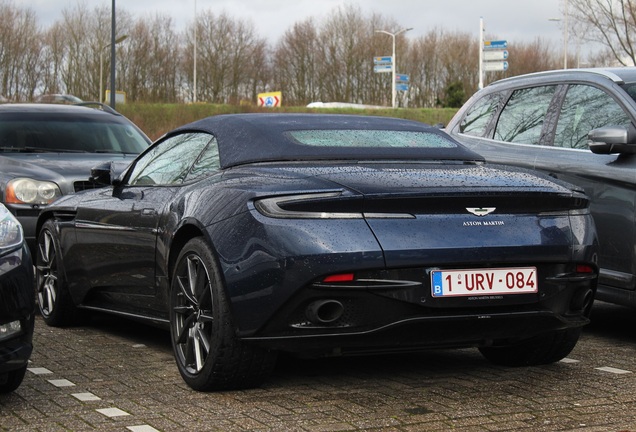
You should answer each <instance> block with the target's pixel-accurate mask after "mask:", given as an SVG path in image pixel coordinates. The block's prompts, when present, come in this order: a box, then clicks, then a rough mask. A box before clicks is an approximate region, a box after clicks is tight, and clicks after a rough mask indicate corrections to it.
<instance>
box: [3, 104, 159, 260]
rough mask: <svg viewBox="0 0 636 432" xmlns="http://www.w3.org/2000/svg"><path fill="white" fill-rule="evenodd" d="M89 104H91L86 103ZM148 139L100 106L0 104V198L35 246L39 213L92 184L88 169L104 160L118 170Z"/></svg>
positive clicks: (91, 186) (27, 239)
mask: <svg viewBox="0 0 636 432" xmlns="http://www.w3.org/2000/svg"><path fill="white" fill-rule="evenodd" d="M92 105H95V104H92ZM149 144H150V140H149V139H148V137H146V135H144V133H143V132H142V131H141V130H139V128H137V127H136V126H135V125H134V124H133V123H132V122H131V121H130V120H128V119H127V118H126V117H124V116H122V115H121V114H119V113H117V112H116V111H114V110H112V109H110V108H109V107H106V106H101V105H100V106H99V109H97V108H94V107H89V106H70V105H53V104H7V105H0V196H1V198H2V203H3V204H4V205H5V206H6V207H7V208H8V209H9V210H10V211H11V213H13V214H14V215H15V216H16V217H17V219H18V220H19V221H20V223H21V224H22V227H23V228H24V234H25V238H26V241H27V244H28V245H29V247H30V248H31V249H33V247H34V246H35V221H36V219H37V216H38V214H39V213H40V211H41V210H42V209H43V208H45V207H46V206H47V205H48V204H50V203H51V202H53V201H54V200H55V199H57V198H59V197H60V196H62V195H68V194H71V193H75V192H79V191H81V190H84V189H87V188H94V187H96V186H95V185H94V184H92V183H90V182H89V181H88V177H89V176H90V170H91V168H92V167H94V166H95V165H99V164H100V163H102V162H105V161H114V162H116V164H115V165H114V166H116V167H118V169H121V170H123V169H124V168H125V167H126V166H128V164H129V163H130V162H131V161H132V160H133V159H134V158H135V156H137V155H138V154H139V153H141V152H142V151H143V150H144V149H146V148H147V147H148V145H149Z"/></svg>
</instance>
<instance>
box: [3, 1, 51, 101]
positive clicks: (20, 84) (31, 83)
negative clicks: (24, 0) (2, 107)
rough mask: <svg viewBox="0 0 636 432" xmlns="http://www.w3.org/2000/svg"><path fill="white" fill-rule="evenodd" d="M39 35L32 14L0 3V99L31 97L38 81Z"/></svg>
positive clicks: (27, 10) (26, 98)
mask: <svg viewBox="0 0 636 432" xmlns="http://www.w3.org/2000/svg"><path fill="white" fill-rule="evenodd" d="M41 39H42V37H41V34H40V30H39V28H38V25H37V22H36V16H35V12H34V11H33V10H32V9H30V8H19V7H16V6H15V5H13V3H11V2H8V1H2V2H0V95H4V96H5V97H8V98H10V99H12V100H28V99H30V98H32V97H33V94H34V92H35V89H36V88H37V86H38V81H39V77H40V64H41V63H40V57H41V52H42V42H41Z"/></svg>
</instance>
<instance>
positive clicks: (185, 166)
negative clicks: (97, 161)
mask: <svg viewBox="0 0 636 432" xmlns="http://www.w3.org/2000/svg"><path fill="white" fill-rule="evenodd" d="M211 139H212V137H211V136H210V135H209V134H206V133H198V132H195V133H182V134H180V135H176V136H173V137H170V138H168V139H166V140H165V141H162V142H160V143H158V144H157V145H156V146H154V147H153V148H152V149H151V150H150V151H149V152H148V153H146V154H144V155H143V156H142V157H141V158H140V159H138V160H137V162H136V164H135V167H134V168H133V170H132V172H131V174H130V178H129V180H128V183H129V184H131V185H154V184H157V185H174V184H179V183H182V182H183V179H184V178H185V177H186V175H187V174H188V172H189V171H190V167H191V166H192V165H193V164H194V162H195V161H196V160H197V158H198V157H199V155H200V154H201V152H202V151H203V149H204V148H205V146H206V145H207V143H208V142H210V140H211Z"/></svg>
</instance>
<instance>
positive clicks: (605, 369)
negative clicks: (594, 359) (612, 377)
mask: <svg viewBox="0 0 636 432" xmlns="http://www.w3.org/2000/svg"><path fill="white" fill-rule="evenodd" d="M595 369H596V370H600V371H603V372H610V373H613V374H629V373H632V372H631V371H628V370H623V369H616V368H613V367H610V366H604V367H599V368H595Z"/></svg>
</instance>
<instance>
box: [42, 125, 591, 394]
mask: <svg viewBox="0 0 636 432" xmlns="http://www.w3.org/2000/svg"><path fill="white" fill-rule="evenodd" d="M112 172H113V169H112V167H111V166H110V164H105V165H104V166H103V167H101V168H98V169H94V170H93V172H92V176H93V178H94V180H95V181H97V182H102V183H105V184H107V185H109V186H108V187H105V188H103V189H99V190H93V191H85V192H83V193H81V194H76V195H69V196H66V197H62V198H60V199H58V200H57V201H56V202H55V203H54V204H53V205H51V206H49V207H48V208H45V209H43V210H42V213H41V214H40V217H39V219H38V223H37V232H38V245H39V247H38V250H39V251H40V252H41V253H39V255H38V257H37V293H38V297H39V302H38V303H39V307H40V312H41V313H42V316H43V318H44V321H45V322H46V323H47V324H49V325H53V326H63V325H70V324H73V323H74V322H76V320H81V319H82V318H83V317H85V316H86V313H87V312H89V311H105V312H110V313H114V314H118V315H121V316H123V317H130V318H136V319H141V320H145V321H148V322H152V323H157V324H163V325H165V326H166V327H169V328H170V334H171V338H172V343H173V349H174V355H175V358H176V361H177V366H178V368H179V371H180V373H181V375H182V377H183V379H184V380H185V381H186V383H187V384H188V385H189V386H191V387H192V388H194V389H197V390H211V389H227V388H242V387H250V386H254V385H257V384H258V383H260V382H261V381H262V380H263V379H265V378H266V377H267V375H268V373H269V372H270V371H271V369H272V367H273V365H274V360H275V358H276V353H277V352H278V351H286V352H291V353H298V354H303V355H309V356H323V355H348V354H363V353H375V352H385V351H386V352H395V351H412V350H418V349H421V348H427V347H479V349H480V350H481V352H482V353H483V355H484V356H485V357H487V358H488V359H490V360H492V361H493V362H495V363H499V364H506V365H536V364H543V363H550V362H554V361H557V360H560V359H562V358H563V357H564V356H566V355H567V354H568V353H569V352H570V350H571V349H572V348H573V347H574V346H575V344H576V342H577V340H578V337H579V333H580V329H581V327H582V326H583V325H585V324H586V323H587V322H588V312H589V308H590V306H591V304H592V301H593V296H594V290H595V284H596V277H597V269H596V264H595V263H594V256H595V254H596V246H595V231H594V226H593V220H592V217H591V215H590V214H589V210H588V200H587V198H586V197H585V195H584V194H582V193H581V191H580V190H579V189H578V188H574V189H572V188H570V187H569V186H568V185H566V184H564V183H562V182H556V181H553V180H551V179H549V177H546V176H542V175H540V174H532V173H529V172H526V171H524V170H518V169H514V168H493V167H489V166H487V165H484V163H483V159H482V157H480V156H478V155H477V154H475V153H473V152H471V151H469V150H467V149H466V148H464V147H462V146H461V145H459V144H458V143H456V142H455V141H454V140H452V139H451V138H450V137H448V136H447V135H446V134H445V133H443V132H441V131H439V130H438V129H436V128H432V127H428V126H425V125H423V124H422V123H418V122H414V121H407V120H399V119H391V118H382V117H365V116H360V117H358V116H349V115H319V114H305V115H302V114H295V115H293V114H243V115H240V114H239V115H224V116H216V117H210V118H207V119H204V120H200V121H197V122H194V123H192V124H189V125H186V126H183V127H180V128H178V129H176V130H174V131H172V132H170V133H168V134H167V135H166V136H164V137H163V138H162V139H160V140H159V141H157V142H156V143H154V144H153V146H152V147H150V148H149V149H148V150H146V151H145V152H144V153H142V154H141V155H140V156H139V157H138V158H137V159H136V160H135V162H133V163H132V165H131V166H130V167H129V168H128V169H127V170H126V171H125V173H123V174H122V175H121V176H120V177H117V178H113V177H112Z"/></svg>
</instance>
